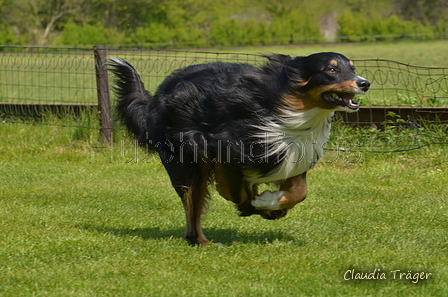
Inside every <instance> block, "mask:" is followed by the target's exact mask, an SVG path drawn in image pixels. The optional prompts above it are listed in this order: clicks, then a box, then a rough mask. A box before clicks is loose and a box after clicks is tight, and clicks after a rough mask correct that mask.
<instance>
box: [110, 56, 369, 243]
mask: <svg viewBox="0 0 448 297" xmlns="http://www.w3.org/2000/svg"><path fill="white" fill-rule="evenodd" d="M108 64H109V66H110V70H111V71H112V72H113V73H114V74H115V76H116V81H115V82H116V84H115V88H114V90H115V93H116V95H117V97H118V102H117V107H116V111H117V115H118V118H119V119H120V120H121V121H122V123H124V124H125V126H126V127H127V128H128V129H129V131H130V132H132V133H133V135H135V137H137V138H138V140H139V142H140V143H141V144H142V145H145V146H146V145H149V146H151V147H152V148H153V150H155V151H156V152H157V153H158V155H159V157H160V159H161V161H162V163H163V165H164V167H165V169H166V171H167V172H168V174H169V177H170V179H171V183H172V185H173V187H174V189H175V190H176V192H177V194H178V195H179V196H180V198H181V200H182V203H183V206H184V209H185V214H186V221H187V222H186V234H185V237H186V239H187V240H188V241H189V242H190V243H191V244H207V243H208V240H207V238H206V237H205V235H204V234H203V232H202V229H201V215H202V214H203V213H204V211H205V209H206V205H207V199H208V198H209V186H210V185H214V186H215V187H216V189H217V191H218V192H219V194H220V195H221V196H222V197H224V198H225V199H227V200H229V201H231V202H233V203H234V204H235V205H236V207H237V209H238V210H239V214H240V215H241V216H250V215H253V214H258V215H261V216H262V217H263V218H265V219H278V218H281V217H283V216H285V215H286V213H287V211H288V210H289V209H291V208H293V207H294V206H295V205H296V204H297V203H299V202H301V201H303V200H304V199H305V197H306V193H307V188H306V173H307V171H308V170H310V169H311V168H313V167H314V165H315V164H316V162H317V161H318V159H319V158H320V157H321V156H322V154H323V147H324V145H325V143H326V142H327V140H328V137H329V134H330V127H331V118H332V116H333V113H334V111H336V110H342V111H347V112H354V111H357V110H358V108H359V104H358V102H357V101H355V99H354V97H355V95H356V94H365V93H366V92H367V91H368V90H369V87H370V83H369V81H367V80H366V79H364V78H362V77H360V76H358V75H356V74H355V71H354V69H355V68H354V66H353V63H352V61H350V60H349V59H347V58H346V57H345V56H343V55H341V54H337V53H331V52H326V53H317V54H312V55H310V56H306V57H296V58H292V57H290V56H285V55H279V54H274V55H271V56H268V57H267V63H266V64H265V65H264V66H262V67H260V68H259V67H255V66H252V65H248V64H236V63H222V62H215V63H206V64H200V65H193V66H188V67H185V68H182V69H178V70H176V71H174V72H173V73H172V74H171V75H170V76H168V77H167V78H166V79H165V81H164V82H163V83H162V84H161V85H160V86H159V87H158V89H157V91H156V92H155V93H154V94H153V95H151V94H150V93H149V92H148V91H146V90H145V87H144V85H143V83H142V81H141V79H140V76H139V75H138V74H137V72H136V70H135V69H134V68H133V67H132V66H131V65H130V64H129V63H128V62H126V61H124V60H121V59H118V58H113V59H110V61H109V63H108ZM263 183H275V184H277V185H278V191H265V192H263V193H259V192H258V185H259V184H263Z"/></svg>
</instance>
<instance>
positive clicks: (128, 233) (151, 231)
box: [76, 225, 306, 246]
mask: <svg viewBox="0 0 448 297" xmlns="http://www.w3.org/2000/svg"><path fill="white" fill-rule="evenodd" d="M76 227H77V228H80V229H83V230H87V231H92V232H98V233H103V234H110V235H113V236H118V237H140V238H141V239H143V240H152V239H169V238H182V237H183V234H184V232H185V229H184V228H177V229H169V230H161V229H160V228H158V227H155V228H135V229H131V228H115V227H106V226H104V227H99V226H92V225H78V226H76ZM204 234H205V235H206V236H207V238H208V239H209V240H212V242H219V243H221V244H223V245H224V246H229V245H232V244H233V243H237V242H238V243H244V244H248V243H256V244H272V243H274V242H285V243H289V244H293V245H296V246H304V245H306V242H304V241H301V240H297V238H294V237H293V236H291V235H289V234H286V233H284V232H281V231H260V232H254V233H240V232H237V231H235V230H232V229H218V228H204Z"/></svg>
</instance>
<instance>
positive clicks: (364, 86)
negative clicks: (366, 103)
mask: <svg viewBox="0 0 448 297" xmlns="http://www.w3.org/2000/svg"><path fill="white" fill-rule="evenodd" d="M357 84H358V87H359V88H360V89H361V90H363V92H367V91H368V90H369V88H370V81H368V80H367V79H364V78H361V79H359V80H358V81H357Z"/></svg>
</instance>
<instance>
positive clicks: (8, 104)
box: [0, 46, 448, 152]
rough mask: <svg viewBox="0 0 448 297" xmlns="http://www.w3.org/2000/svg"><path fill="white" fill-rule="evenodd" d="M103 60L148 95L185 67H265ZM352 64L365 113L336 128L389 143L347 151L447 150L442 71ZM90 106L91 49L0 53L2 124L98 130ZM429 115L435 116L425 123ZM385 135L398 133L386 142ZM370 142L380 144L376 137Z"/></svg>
mask: <svg viewBox="0 0 448 297" xmlns="http://www.w3.org/2000/svg"><path fill="white" fill-rule="evenodd" d="M107 53H108V57H119V58H123V59H125V60H127V61H129V62H130V63H131V64H132V65H133V66H134V67H135V68H136V69H137V71H138V72H139V73H140V75H141V78H142V81H143V82H144V83H145V86H146V88H147V89H148V90H149V91H150V92H154V91H155V90H156V88H157V86H158V85H159V84H160V83H161V82H162V81H163V80H164V79H165V77H166V76H167V75H169V74H170V73H171V72H173V71H174V70H176V69H178V68H181V67H186V66H188V65H193V64H199V63H207V62H214V61H222V62H234V63H248V64H253V65H256V66H260V65H262V64H263V63H265V62H266V58H265V57H263V56H262V55H257V54H242V53H219V52H202V51H180V50H135V49H108V52H107ZM354 63H355V67H356V69H357V70H356V72H357V73H358V74H359V75H361V76H363V77H365V78H366V79H368V80H369V81H370V82H371V83H372V88H371V90H370V91H369V93H368V94H367V95H365V96H361V100H362V105H363V106H370V107H369V108H368V109H365V110H361V111H360V112H358V113H354V114H346V113H344V114H340V115H339V117H337V118H338V119H339V121H342V122H344V121H345V122H350V119H352V120H354V121H355V122H358V123H363V124H367V125H368V126H369V127H370V128H369V129H370V130H369V129H367V130H365V131H371V132H370V133H371V135H369V136H366V137H367V138H369V139H374V138H375V137H376V135H379V134H378V133H377V130H376V129H377V128H378V124H379V123H381V124H385V125H386V126H387V127H386V129H385V131H386V132H387V133H389V134H390V137H389V138H388V140H387V141H384V140H382V142H381V144H379V143H378V142H376V144H375V145H374V144H373V143H372V145H369V147H366V146H365V143H364V144H363V145H358V146H357V147H354V146H353V145H352V147H351V149H352V150H356V149H361V150H368V151H379V152H388V151H400V150H402V149H404V150H410V149H413V148H418V147H422V146H425V145H428V144H432V143H434V144H446V142H447V141H446V136H447V134H446V133H447V131H446V129H447V128H446V126H447V124H448V79H447V77H448V68H440V67H439V68H437V67H421V66H413V65H409V64H404V63H400V62H397V61H390V60H384V59H364V60H354ZM112 79H113V78H112V77H109V80H111V81H110V83H109V86H113V83H112ZM111 94H112V93H111ZM113 99H114V98H113V97H112V101H113ZM97 105H98V98H97V85H96V76H95V59H94V54H93V49H86V48H48V47H46V48H42V47H11V46H0V118H1V119H2V121H3V122H15V123H20V122H21V123H28V122H34V123H35V122H36V120H37V121H40V122H42V118H45V119H46V122H45V124H46V125H48V124H54V125H62V124H61V121H60V120H55V121H54V122H52V116H54V117H56V118H58V119H60V118H64V122H63V125H64V126H76V127H81V128H91V129H97V128H98V121H95V120H93V121H92V120H89V121H87V122H86V120H85V119H86V117H96V116H97ZM391 106H393V107H394V109H391V108H390V107H391ZM385 107H387V108H385ZM391 110H392V111H391ZM435 113H437V116H436V117H434V116H431V115H434V114H435ZM49 114H50V115H51V116H48V115H49ZM422 118H424V119H425V120H426V123H429V124H427V125H426V128H427V129H430V130H431V129H433V130H437V131H436V132H437V133H436V134H437V136H436V135H435V134H431V136H430V137H422V135H426V134H422V132H421V130H420V129H421V127H422V122H421V121H420V120H421V119H422ZM86 123H88V124H86ZM403 124H406V125H403ZM435 124H437V125H435ZM403 126H405V127H406V128H407V129H408V130H409V129H411V130H410V131H414V132H415V133H413V132H410V134H409V133H408V134H409V135H407V136H406V137H408V138H407V140H406V141H404V138H403V137H404V134H403V133H402V132H400V129H401V128H402V127H403ZM390 127H393V129H392V128H390ZM389 128H390V129H389ZM387 129H389V130H387ZM392 132H394V133H398V134H396V135H392V134H391V133H392ZM364 134H366V133H364ZM366 135H367V134H366ZM375 139H377V140H381V139H380V137H379V136H378V137H377V138H375ZM391 139H395V142H394V143H392V142H391ZM404 142H405V143H404ZM382 146H384V147H385V148H382ZM330 149H331V147H330Z"/></svg>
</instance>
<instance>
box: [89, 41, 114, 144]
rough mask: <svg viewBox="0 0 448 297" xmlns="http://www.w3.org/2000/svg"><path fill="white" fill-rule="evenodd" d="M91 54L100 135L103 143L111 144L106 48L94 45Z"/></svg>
mask: <svg viewBox="0 0 448 297" xmlns="http://www.w3.org/2000/svg"><path fill="white" fill-rule="evenodd" d="M93 52H94V56H95V72H96V86H97V94H98V109H99V114H100V125H101V129H100V134H101V139H102V140H103V142H104V143H106V144H111V142H112V117H111V107H110V96H109V80H108V76H107V67H106V46H105V45H95V46H94V47H93Z"/></svg>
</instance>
